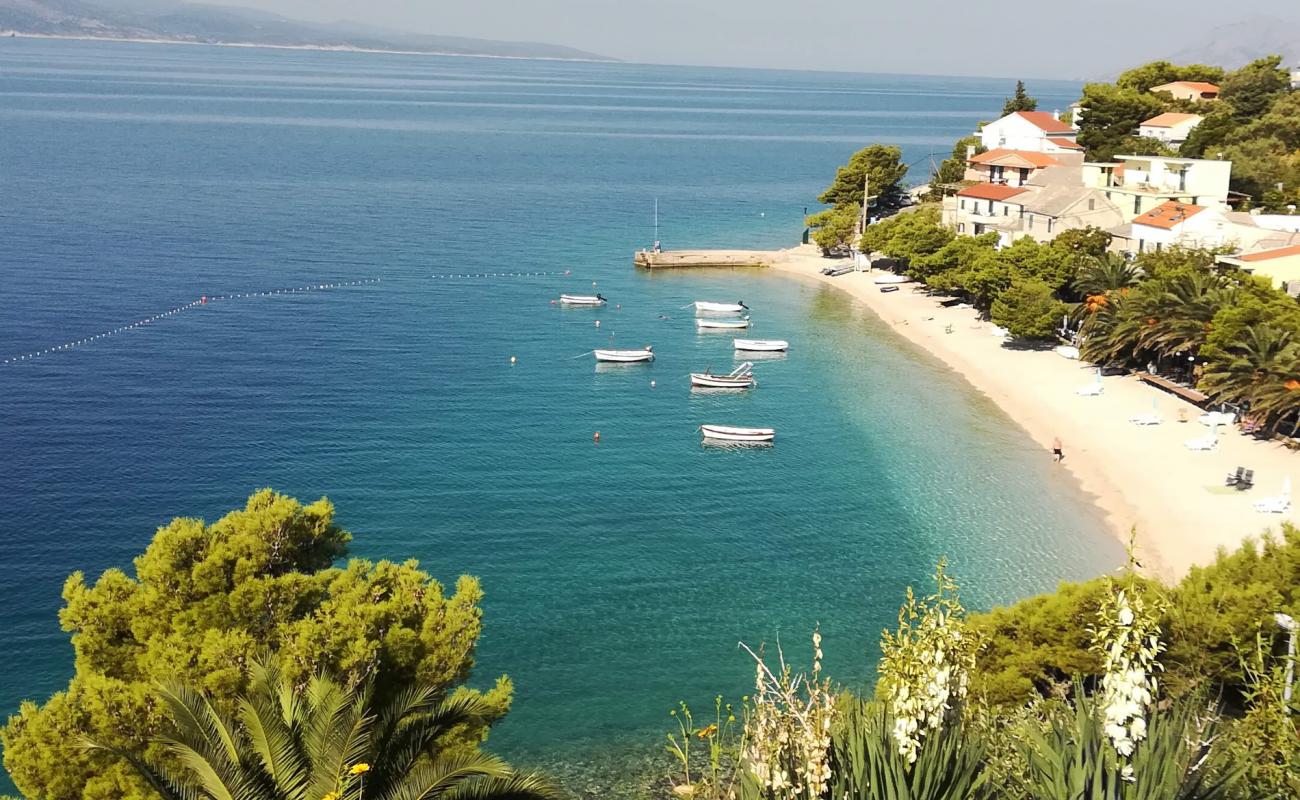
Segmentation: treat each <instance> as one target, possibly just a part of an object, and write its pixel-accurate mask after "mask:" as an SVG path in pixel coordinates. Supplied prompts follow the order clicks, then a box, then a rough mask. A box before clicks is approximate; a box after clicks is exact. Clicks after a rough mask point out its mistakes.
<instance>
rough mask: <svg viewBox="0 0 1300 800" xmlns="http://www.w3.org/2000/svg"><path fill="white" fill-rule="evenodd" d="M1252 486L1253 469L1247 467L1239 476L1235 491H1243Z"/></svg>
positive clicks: (1253, 486) (1253, 478) (1253, 483)
mask: <svg viewBox="0 0 1300 800" xmlns="http://www.w3.org/2000/svg"><path fill="white" fill-rule="evenodd" d="M1253 488H1255V470H1253V469H1248V470H1246V474H1245V475H1242V476H1241V480H1239V481H1237V491H1239V492H1244V491H1246V490H1247V489H1253Z"/></svg>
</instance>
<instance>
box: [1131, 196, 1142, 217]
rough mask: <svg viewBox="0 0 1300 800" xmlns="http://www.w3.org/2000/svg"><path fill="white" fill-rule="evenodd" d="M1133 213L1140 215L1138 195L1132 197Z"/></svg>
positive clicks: (1140, 207)
mask: <svg viewBox="0 0 1300 800" xmlns="http://www.w3.org/2000/svg"><path fill="white" fill-rule="evenodd" d="M1133 213H1134V214H1141V213H1142V198H1141V196H1139V195H1133Z"/></svg>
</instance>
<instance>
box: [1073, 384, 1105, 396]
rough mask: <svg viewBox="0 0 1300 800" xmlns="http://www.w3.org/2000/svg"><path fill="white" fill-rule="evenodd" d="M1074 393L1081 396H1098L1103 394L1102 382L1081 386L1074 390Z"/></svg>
mask: <svg viewBox="0 0 1300 800" xmlns="http://www.w3.org/2000/svg"><path fill="white" fill-rule="evenodd" d="M1074 393H1075V394H1077V395H1079V396H1080V397H1096V396H1097V395H1099V394H1101V384H1100V383H1090V384H1088V385H1087V386H1080V387H1079V388H1078V389H1075V390H1074Z"/></svg>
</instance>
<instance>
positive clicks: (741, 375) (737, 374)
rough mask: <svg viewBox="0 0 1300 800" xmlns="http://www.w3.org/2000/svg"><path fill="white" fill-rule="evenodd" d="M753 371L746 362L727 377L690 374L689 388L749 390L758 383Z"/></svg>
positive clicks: (704, 373) (699, 373) (710, 373)
mask: <svg viewBox="0 0 1300 800" xmlns="http://www.w3.org/2000/svg"><path fill="white" fill-rule="evenodd" d="M753 369H754V365H753V364H752V363H750V362H748V361H746V362H745V363H743V364H741V365H740V366H738V367H736V368H735V369H733V370H732V371H731V372H730V373H729V374H727V375H714V374H713V373H712V372H692V373H691V386H698V387H701V388H705V389H750V388H753V387H755V386H757V385H758V381H756V380H754V375H753Z"/></svg>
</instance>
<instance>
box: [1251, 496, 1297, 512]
mask: <svg viewBox="0 0 1300 800" xmlns="http://www.w3.org/2000/svg"><path fill="white" fill-rule="evenodd" d="M1255 510H1256V511H1258V512H1259V513H1261V514H1285V513H1286V512H1288V511H1290V510H1291V498H1290V497H1288V496H1286V495H1284V494H1283V495H1278V496H1277V497H1265V498H1264V499H1263V500H1256V501H1255Z"/></svg>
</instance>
